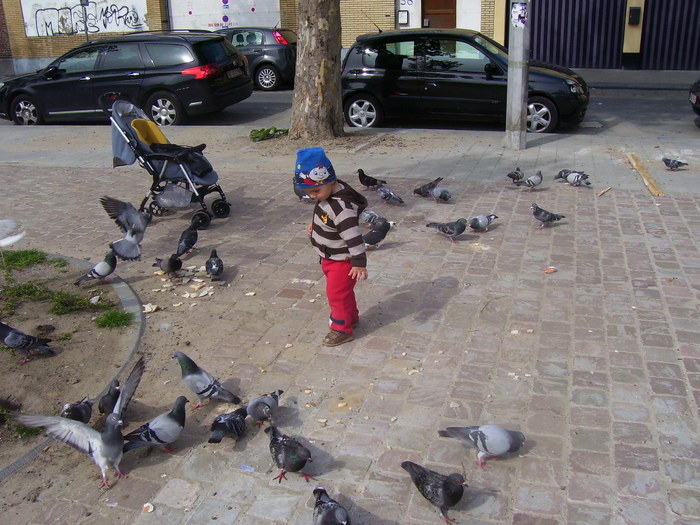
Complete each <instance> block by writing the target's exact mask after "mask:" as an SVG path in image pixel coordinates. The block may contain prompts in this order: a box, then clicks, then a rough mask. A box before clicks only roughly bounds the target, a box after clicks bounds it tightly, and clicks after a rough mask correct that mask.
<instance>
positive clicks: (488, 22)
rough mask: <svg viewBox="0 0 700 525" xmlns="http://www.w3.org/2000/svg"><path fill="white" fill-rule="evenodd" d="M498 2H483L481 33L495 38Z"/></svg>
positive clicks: (491, 0)
mask: <svg viewBox="0 0 700 525" xmlns="http://www.w3.org/2000/svg"><path fill="white" fill-rule="evenodd" d="M495 15H496V0H481V32H482V33H484V34H485V35H486V36H490V37H492V38H493V36H494V29H495V27H494V25H495Z"/></svg>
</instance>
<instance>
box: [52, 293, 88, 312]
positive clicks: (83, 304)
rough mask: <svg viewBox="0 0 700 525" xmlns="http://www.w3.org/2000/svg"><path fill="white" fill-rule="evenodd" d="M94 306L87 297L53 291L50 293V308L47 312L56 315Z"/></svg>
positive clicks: (80, 310)
mask: <svg viewBox="0 0 700 525" xmlns="http://www.w3.org/2000/svg"><path fill="white" fill-rule="evenodd" d="M93 307H94V305H93V304H92V303H90V299H88V298H87V297H80V296H79V295H75V294H72V293H68V292H53V293H52V294H51V308H49V312H51V313H52V314H56V315H62V314H68V313H71V312H82V311H85V310H90V309H92V308H93Z"/></svg>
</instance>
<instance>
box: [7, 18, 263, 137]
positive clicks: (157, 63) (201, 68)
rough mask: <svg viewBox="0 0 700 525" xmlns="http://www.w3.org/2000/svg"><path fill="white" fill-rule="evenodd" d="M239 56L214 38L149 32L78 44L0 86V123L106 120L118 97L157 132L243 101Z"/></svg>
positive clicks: (246, 84)
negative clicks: (106, 100)
mask: <svg viewBox="0 0 700 525" xmlns="http://www.w3.org/2000/svg"><path fill="white" fill-rule="evenodd" d="M252 92H253V83H252V81H251V79H250V76H249V74H248V67H247V63H246V59H245V57H243V55H241V53H239V52H238V51H237V50H236V48H235V47H234V46H232V45H231V44H230V43H229V42H227V41H226V39H225V38H224V37H223V36H221V35H218V34H216V33H212V32H208V31H207V32H199V31H147V32H138V33H128V34H125V35H121V36H113V37H106V38H100V39H97V40H94V41H91V42H87V43H85V44H82V45H80V46H78V47H76V48H75V49H73V50H71V51H69V52H68V53H66V54H65V55H63V56H61V57H60V58H58V59H56V60H54V61H53V62H51V63H50V64H49V65H48V66H47V67H45V68H44V69H40V70H39V71H37V72H36V73H31V74H28V75H23V76H19V77H15V78H11V79H9V80H6V81H4V82H0V117H2V118H5V119H8V120H13V121H14V122H15V124H24V125H31V124H41V123H42V122H43V121H49V120H64V121H65V120H85V119H104V118H105V112H104V110H103V109H102V107H101V104H100V101H101V99H102V98H103V96H104V95H105V94H107V93H119V94H120V95H121V96H122V97H123V98H126V99H128V100H130V101H131V102H132V103H134V104H135V105H137V106H140V107H142V108H143V110H144V111H145V112H146V114H147V115H148V116H149V117H150V118H151V119H153V121H154V122H156V123H157V124H159V125H161V126H169V125H175V124H181V123H182V122H183V121H184V120H185V117H186V116H187V115H196V114H202V113H208V112H212V111H216V110H218V109H221V108H224V107H226V106H229V105H231V104H235V103H236V102H239V101H241V100H244V99H246V98H248V97H249V96H250V95H251V93H252Z"/></svg>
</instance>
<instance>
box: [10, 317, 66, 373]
mask: <svg viewBox="0 0 700 525" xmlns="http://www.w3.org/2000/svg"><path fill="white" fill-rule="evenodd" d="M0 341H1V342H2V343H3V344H4V345H5V346H8V347H9V348H11V349H12V350H16V351H17V352H19V353H20V354H22V355H23V356H24V357H23V358H22V359H20V360H19V361H18V363H19V364H20V365H23V364H25V363H28V362H29V355H30V353H31V351H32V350H36V351H38V352H40V353H42V354H49V355H54V351H53V350H51V348H49V347H48V346H47V345H48V344H49V343H50V342H51V339H45V338H41V337H34V336H33V335H27V334H25V333H24V332H21V331H20V330H17V329H16V328H12V327H11V326H8V325H6V324H5V323H0Z"/></svg>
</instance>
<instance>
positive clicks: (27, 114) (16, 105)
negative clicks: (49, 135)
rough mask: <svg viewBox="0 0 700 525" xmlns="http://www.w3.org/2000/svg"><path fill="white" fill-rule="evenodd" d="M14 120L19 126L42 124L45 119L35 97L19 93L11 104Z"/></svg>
mask: <svg viewBox="0 0 700 525" xmlns="http://www.w3.org/2000/svg"><path fill="white" fill-rule="evenodd" d="M11 108H12V109H11V115H12V121H13V122H14V123H15V124H17V125H18V126H33V125H35V124H41V123H42V122H44V119H43V118H42V117H41V112H40V111H39V106H37V105H36V102H34V99H32V97H30V96H28V95H19V96H17V97H15V99H14V100H13V101H12V106H11Z"/></svg>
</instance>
